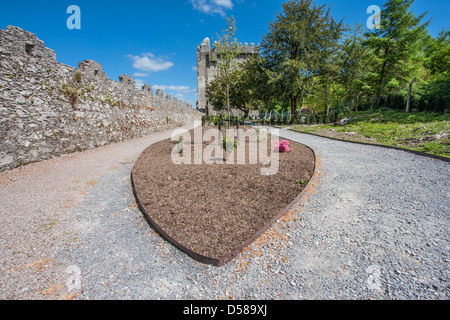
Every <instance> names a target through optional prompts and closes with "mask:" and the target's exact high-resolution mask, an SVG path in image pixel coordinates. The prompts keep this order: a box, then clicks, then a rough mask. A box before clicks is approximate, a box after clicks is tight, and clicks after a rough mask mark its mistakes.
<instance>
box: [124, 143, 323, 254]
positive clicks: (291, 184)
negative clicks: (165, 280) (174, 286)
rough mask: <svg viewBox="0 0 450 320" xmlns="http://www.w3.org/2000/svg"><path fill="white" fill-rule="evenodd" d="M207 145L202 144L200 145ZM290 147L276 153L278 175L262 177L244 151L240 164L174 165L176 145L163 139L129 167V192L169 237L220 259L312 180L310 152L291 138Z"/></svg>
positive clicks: (242, 242) (187, 246) (246, 238)
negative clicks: (244, 162) (243, 159)
mask: <svg viewBox="0 0 450 320" xmlns="http://www.w3.org/2000/svg"><path fill="white" fill-rule="evenodd" d="M272 139H275V140H276V141H278V140H279V139H278V137H272ZM211 143H214V142H205V143H203V148H205V147H207V146H208V145H210V144H211ZM266 143H268V145H269V144H270V140H269V141H268V142H266ZM192 145H194V143H193V142H192ZM290 146H291V147H292V148H293V150H292V151H290V152H288V153H280V154H279V156H280V158H279V159H280V162H279V170H278V173H277V174H275V175H269V176H267V175H265V176H263V175H261V174H260V168H261V167H263V165H261V164H248V163H249V161H248V155H247V160H246V164H239V165H238V164H205V163H203V164H201V165H199V164H197V165H195V164H180V165H176V164H174V163H173V161H172V158H171V152H172V150H173V149H174V148H176V147H177V145H176V143H175V142H172V141H171V140H170V139H169V140H165V141H162V142H159V143H156V144H154V145H151V146H150V147H148V148H147V149H146V150H145V151H144V152H143V153H142V154H141V156H140V157H139V159H138V160H137V162H136V164H135V166H134V168H133V171H132V177H133V183H134V191H135V195H136V196H137V198H138V201H139V202H140V205H141V206H142V207H143V209H144V211H145V213H146V214H147V215H148V216H149V218H150V219H151V220H152V223H155V224H157V226H158V227H159V228H161V229H162V230H164V232H165V233H166V234H167V235H169V236H170V237H171V238H172V239H173V240H175V241H176V242H178V243H180V244H182V245H183V246H184V247H186V248H188V249H189V250H191V251H193V252H195V253H197V254H199V255H202V256H205V257H210V258H212V259H220V258H222V257H224V256H225V255H227V254H229V253H230V252H231V251H233V249H235V248H237V247H239V246H240V245H242V244H244V243H246V242H247V241H248V240H249V239H250V238H251V237H252V236H253V235H254V234H255V233H257V232H258V231H259V230H260V229H261V228H263V227H265V226H266V225H267V224H268V222H269V221H270V220H271V219H273V218H274V217H276V216H277V215H278V214H279V213H280V211H281V210H283V209H285V208H286V207H287V206H288V205H289V204H291V203H292V201H293V200H295V199H296V197H298V195H299V194H300V193H301V192H302V191H303V189H304V188H305V187H306V186H307V183H308V182H309V180H310V179H311V178H312V176H313V174H314V169H315V156H314V153H313V151H312V150H311V149H309V148H308V147H306V146H304V145H302V144H299V143H295V142H292V141H291V142H290ZM193 149H194V148H192V150H193ZM269 150H271V148H270V146H269ZM192 153H193V152H192ZM247 153H248V152H247ZM213 156H214V157H216V158H217V157H219V156H220V157H221V158H223V155H216V154H213ZM234 163H236V162H234ZM258 163H259V161H258ZM266 167H268V166H266ZM299 180H301V182H303V184H302V183H298V181H299Z"/></svg>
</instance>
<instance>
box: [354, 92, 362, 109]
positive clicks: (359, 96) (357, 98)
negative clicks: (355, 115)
mask: <svg viewBox="0 0 450 320" xmlns="http://www.w3.org/2000/svg"><path fill="white" fill-rule="evenodd" d="M362 93H363V92H362V91H360V92H359V93H358V95H357V96H356V105H355V112H358V108H359V99H360V98H361V95H362Z"/></svg>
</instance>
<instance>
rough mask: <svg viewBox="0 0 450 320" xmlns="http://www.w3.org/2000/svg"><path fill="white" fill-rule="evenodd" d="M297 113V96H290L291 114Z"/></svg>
mask: <svg viewBox="0 0 450 320" xmlns="http://www.w3.org/2000/svg"><path fill="white" fill-rule="evenodd" d="M293 114H294V115H297V97H291V115H293Z"/></svg>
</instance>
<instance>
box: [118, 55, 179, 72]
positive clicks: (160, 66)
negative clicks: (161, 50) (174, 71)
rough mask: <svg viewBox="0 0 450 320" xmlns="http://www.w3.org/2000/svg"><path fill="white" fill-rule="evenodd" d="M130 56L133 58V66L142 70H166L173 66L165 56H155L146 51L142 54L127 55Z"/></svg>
mask: <svg viewBox="0 0 450 320" xmlns="http://www.w3.org/2000/svg"><path fill="white" fill-rule="evenodd" d="M127 57H128V58H130V59H131V60H133V67H135V68H136V69H138V70H141V71H153V72H158V71H164V70H167V69H170V68H171V67H173V65H174V64H173V63H172V62H171V61H168V60H166V58H163V57H155V55H154V54H152V53H150V52H149V53H144V54H142V55H141V56H133V55H131V54H129V55H127Z"/></svg>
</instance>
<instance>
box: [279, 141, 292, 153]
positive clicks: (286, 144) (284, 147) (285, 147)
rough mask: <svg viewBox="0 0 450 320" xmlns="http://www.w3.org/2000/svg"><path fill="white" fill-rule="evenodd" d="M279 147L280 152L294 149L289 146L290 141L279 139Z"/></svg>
mask: <svg viewBox="0 0 450 320" xmlns="http://www.w3.org/2000/svg"><path fill="white" fill-rule="evenodd" d="M277 149H278V151H279V152H280V153H284V152H289V151H292V150H294V149H292V148H289V141H288V140H283V141H277Z"/></svg>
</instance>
